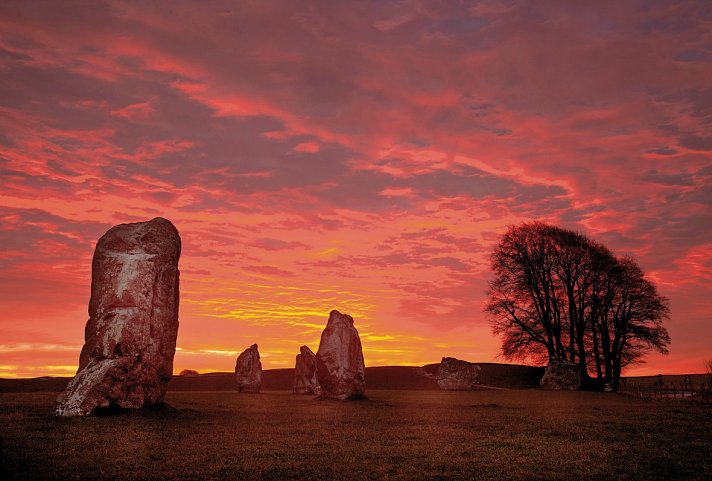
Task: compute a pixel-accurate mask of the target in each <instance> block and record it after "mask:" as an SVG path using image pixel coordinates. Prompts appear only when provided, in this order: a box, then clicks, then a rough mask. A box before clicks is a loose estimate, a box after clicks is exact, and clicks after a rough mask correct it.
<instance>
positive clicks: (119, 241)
mask: <svg viewBox="0 0 712 481" xmlns="http://www.w3.org/2000/svg"><path fill="white" fill-rule="evenodd" d="M180 250H181V241H180V236H179V235H178V231H177V230H176V228H175V227H174V226H173V224H171V223H170V221H168V220H166V219H163V218H160V217H157V218H155V219H153V220H151V221H149V222H138V223H134V224H121V225H117V226H115V227H112V228H111V229H109V231H108V232H107V233H106V234H104V235H103V236H102V237H101V239H99V242H98V243H97V245H96V249H95V251H94V259H93V261H92V280H91V299H90V301H89V320H88V321H87V325H86V328H85V336H84V337H85V341H84V347H83V348H82V352H81V354H80V356H79V369H78V371H77V374H76V375H75V376H74V378H73V379H72V380H71V381H70V383H69V385H68V386H67V388H66V390H65V391H64V393H62V394H61V395H60V396H59V398H58V399H57V408H56V411H55V414H56V415H58V416H85V415H88V414H90V413H91V412H92V411H94V409H96V408H106V407H110V406H115V407H121V408H140V407H144V406H151V405H154V404H157V403H161V402H162V401H163V398H164V397H165V394H166V385H167V384H168V381H170V379H171V376H172V373H173V356H174V355H175V349H176V337H177V335H178V276H179V272H178V258H179V257H180Z"/></svg>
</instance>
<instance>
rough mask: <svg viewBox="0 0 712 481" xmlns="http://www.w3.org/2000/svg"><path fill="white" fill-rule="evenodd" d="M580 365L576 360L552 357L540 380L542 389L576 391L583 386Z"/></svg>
mask: <svg viewBox="0 0 712 481" xmlns="http://www.w3.org/2000/svg"><path fill="white" fill-rule="evenodd" d="M579 371H580V369H579V366H578V364H576V363H574V362H568V361H564V360H561V359H550V360H549V365H548V366H546V369H545V370H544V376H543V377H542V378H541V381H539V386H540V387H541V388H542V389H551V390H558V391H562V390H567V391H575V390H577V389H579V388H580V387H581V379H580V376H579Z"/></svg>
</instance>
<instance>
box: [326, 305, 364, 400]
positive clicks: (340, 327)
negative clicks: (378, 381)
mask: <svg viewBox="0 0 712 481" xmlns="http://www.w3.org/2000/svg"><path fill="white" fill-rule="evenodd" d="M365 371H366V368H365V366H364V362H363V352H362V350H361V339H360V338H359V336H358V331H357V330H356V328H355V327H354V320H353V318H352V317H351V316H348V315H344V314H341V313H340V312H339V311H336V310H334V311H331V313H330V314H329V321H328V322H327V324H326V329H324V332H322V333H321V341H320V342H319V350H318V351H317V353H316V378H317V381H318V382H319V386H320V387H321V396H322V397H325V398H333V399H340V400H346V399H360V398H363V397H365V393H366V381H365V378H366V376H365Z"/></svg>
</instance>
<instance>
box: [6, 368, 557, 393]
mask: <svg viewBox="0 0 712 481" xmlns="http://www.w3.org/2000/svg"><path fill="white" fill-rule="evenodd" d="M438 365H439V364H427V365H425V366H423V367H415V366H379V367H367V368H366V389H413V390H436V389H438V386H437V384H436V382H435V379H434V378H433V376H434V375H435V373H437V369H438ZM478 365H479V366H480V367H481V368H482V371H481V373H480V376H481V382H482V384H484V385H488V386H495V387H505V388H520V389H521V388H531V387H536V385H537V383H538V382H539V379H540V378H541V376H542V374H543V372H544V368H541V367H531V366H522V365H517V364H494V363H479V364H478ZM70 379H71V378H69V377H40V378H34V379H0V392H60V391H63V390H64V388H65V387H66V386H67V383H68V382H69V380H70ZM293 379H294V369H293V368H286V369H266V370H264V371H262V389H263V390H264V391H283V390H288V391H291V390H292V381H293ZM235 389H236V385H235V374H234V373H232V372H212V373H206V374H198V375H189V376H177V375H176V376H173V379H171V382H170V383H168V390H169V391H233V390H235Z"/></svg>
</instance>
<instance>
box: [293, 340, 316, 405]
mask: <svg viewBox="0 0 712 481" xmlns="http://www.w3.org/2000/svg"><path fill="white" fill-rule="evenodd" d="M292 392H294V393H296V394H321V388H320V387H319V381H317V379H316V354H314V353H313V352H312V350H311V349H309V347H307V346H302V347H300V348H299V354H297V359H296V363H295V365H294V384H293V386H292Z"/></svg>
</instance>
